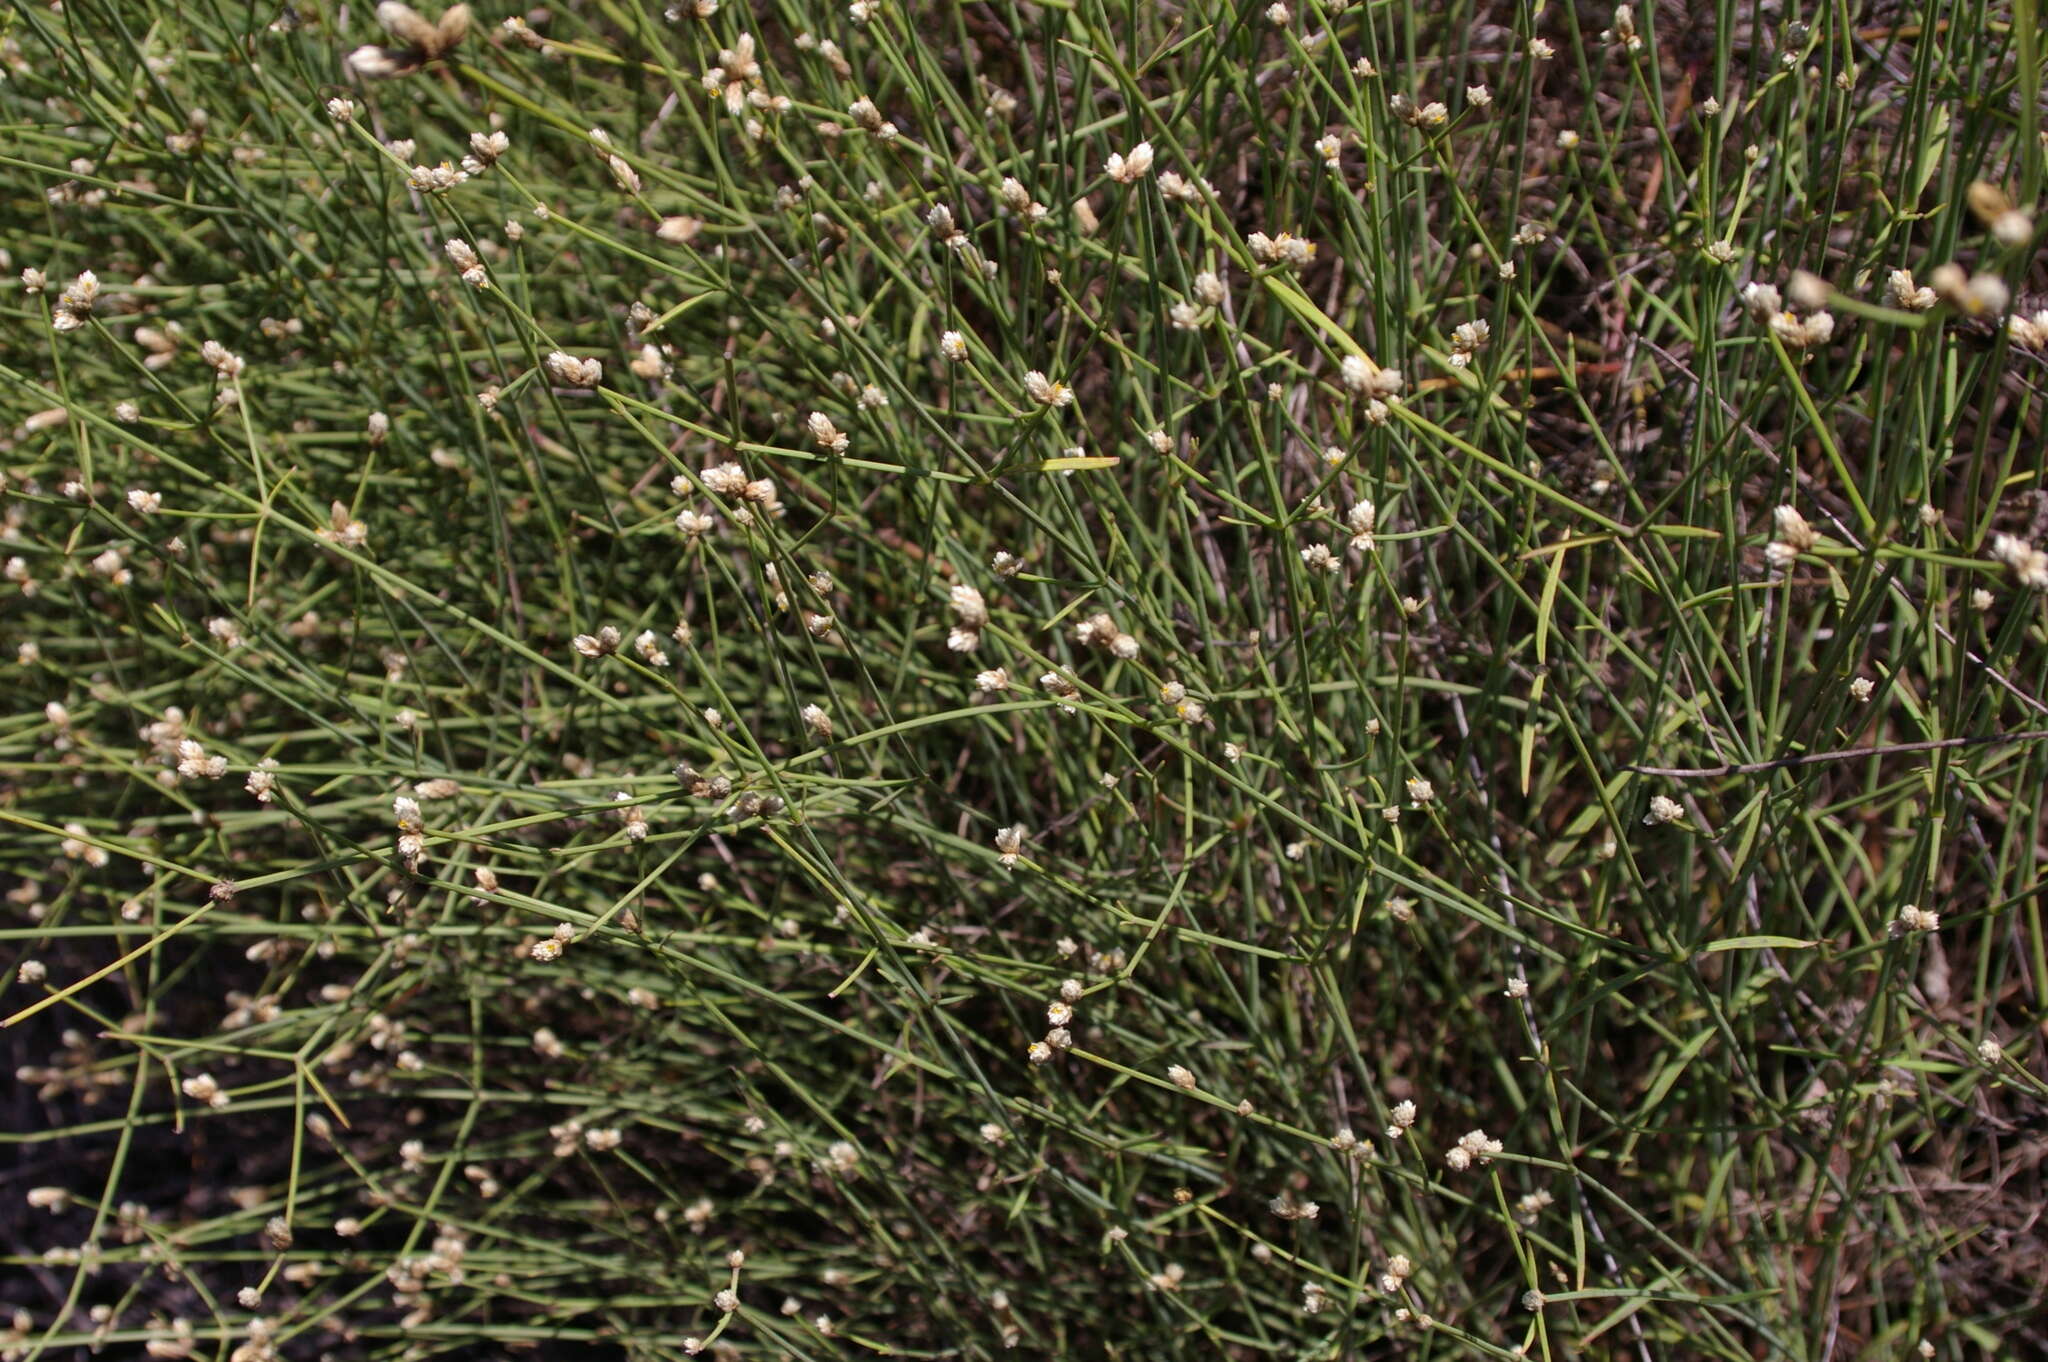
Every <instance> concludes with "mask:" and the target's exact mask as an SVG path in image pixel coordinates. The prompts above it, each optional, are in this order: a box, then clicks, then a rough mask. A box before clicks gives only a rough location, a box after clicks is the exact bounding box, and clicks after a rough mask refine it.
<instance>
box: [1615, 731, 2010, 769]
mask: <svg viewBox="0 0 2048 1362" xmlns="http://www.w3.org/2000/svg"><path fill="white" fill-rule="evenodd" d="M2043 738H2048V728H2030V729H2028V730H2027V731H2026V732H2024V733H1987V734H1983V735H1980V736H1978V737H1974V738H1936V739H1932V740H1930V741H1927V742H1895V743H1885V744H1884V745H1882V746H1879V747H1844V748H1842V749H1840V750H1839V751H1834V752H1806V753H1802V754H1801V755H1799V756H1796V757H1780V758H1778V759H1777V760H1776V761H1747V762H1740V763H1730V764H1729V765H1726V766H1627V767H1624V768H1623V769H1624V770H1628V771H1634V772H1635V773H1636V774H1637V775H1639V776H1669V777H1671V778H1672V779H1674V780H1705V779H1709V778H1711V777H1713V776H1753V775H1756V774H1757V773H1758V772H1761V771H1777V770H1781V769H1783V768H1785V767H1787V766H1813V765H1815V764H1817V763H1819V762H1823V761H1849V760H1851V759H1853V758H1856V757H1888V756H1891V755H1892V754H1894V753H1897V752H1934V751H1939V750H1940V749H1942V748H1947V747H1983V746H1985V745H1987V744H1990V743H2006V742H2039V741H2040V740H2041V739H2043Z"/></svg>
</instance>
